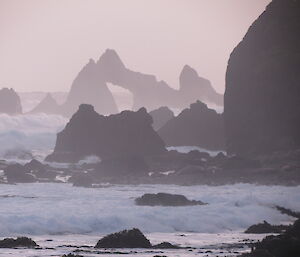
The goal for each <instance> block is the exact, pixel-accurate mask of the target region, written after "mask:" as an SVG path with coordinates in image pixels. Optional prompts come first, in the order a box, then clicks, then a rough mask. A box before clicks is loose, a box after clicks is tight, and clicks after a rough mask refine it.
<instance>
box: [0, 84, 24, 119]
mask: <svg viewBox="0 0 300 257" xmlns="http://www.w3.org/2000/svg"><path fill="white" fill-rule="evenodd" d="M0 113H6V114H9V115H15V114H21V113H22V106H21V99H20V97H19V96H18V94H17V93H16V92H15V91H14V90H13V89H12V88H11V89H8V88H2V89H1V90H0Z"/></svg>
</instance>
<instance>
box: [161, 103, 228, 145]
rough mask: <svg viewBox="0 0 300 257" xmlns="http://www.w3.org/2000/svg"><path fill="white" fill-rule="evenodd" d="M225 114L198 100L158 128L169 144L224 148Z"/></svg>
mask: <svg viewBox="0 0 300 257" xmlns="http://www.w3.org/2000/svg"><path fill="white" fill-rule="evenodd" d="M223 130H224V128H223V116H222V115H221V114H218V113H217V112H216V111H215V110H212V109H209V108H208V107H207V106H206V105H205V104H204V103H202V102H200V101H197V102H196V103H193V104H191V105H190V108H188V109H185V110H183V111H182V112H181V113H180V114H179V115H178V116H177V117H175V118H173V119H171V120H169V121H168V122H167V123H166V125H164V126H163V127H162V128H161V129H159V130H158V134H159V135H160V136H161V138H162V139H163V140H164V142H165V143H166V145H167V146H199V147H203V148H205V149H209V150H223V149H224V148H225V143H224V131H223Z"/></svg>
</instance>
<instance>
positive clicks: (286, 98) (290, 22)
mask: <svg viewBox="0 0 300 257" xmlns="http://www.w3.org/2000/svg"><path fill="white" fill-rule="evenodd" d="M299 27H300V1H299V0H273V1H272V2H271V3H270V4H269V5H268V7H267V8H266V10H265V12H263V13H262V14H261V15H260V17H259V18H258V19H257V20H256V21H255V22H254V23H253V25H252V26H251V27H250V28H249V30H248V32H247V34H246V35H245V37H244V38H243V40H242V42H240V44H239V45H238V46H237V47H236V48H235V49H234V51H233V52H232V54H231V56H230V59H229V62H228V68H227V73H226V91H225V96H224V121H225V131H226V145H227V151H228V152H229V153H237V154H243V155H260V154H262V153H272V152H274V151H278V150H290V149H296V148H299V147H300V134H299V131H300V104H299V99H300V98H299V95H300V87H299V81H300V73H299V67H300V33H299Z"/></svg>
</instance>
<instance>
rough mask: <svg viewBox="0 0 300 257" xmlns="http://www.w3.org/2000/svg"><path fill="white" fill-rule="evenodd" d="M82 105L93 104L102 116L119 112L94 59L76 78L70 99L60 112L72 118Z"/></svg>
mask: <svg viewBox="0 0 300 257" xmlns="http://www.w3.org/2000/svg"><path fill="white" fill-rule="evenodd" d="M80 104H91V105H93V106H94V108H95V110H96V111H97V112H99V113H101V114H111V113H117V112H118V108H117V105H116V103H115V101H114V98H113V95H112V93H111V92H110V91H109V89H108V87H107V85H106V82H105V81H104V80H103V78H102V76H101V73H100V72H99V70H98V68H97V65H96V63H95V61H94V60H92V59H91V60H90V61H89V63H88V64H87V65H86V66H85V67H84V68H83V69H82V70H81V71H80V72H79V74H78V75H77V77H76V78H75V80H74V82H73V84H72V86H71V90H70V93H69V95H68V98H67V100H66V102H65V103H64V104H63V105H62V106H61V107H60V111H59V112H60V113H62V114H63V115H65V116H72V114H73V113H74V112H76V110H77V109H78V107H79V105H80Z"/></svg>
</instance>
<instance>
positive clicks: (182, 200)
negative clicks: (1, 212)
mask: <svg viewBox="0 0 300 257" xmlns="http://www.w3.org/2000/svg"><path fill="white" fill-rule="evenodd" d="M135 204H136V205H145V206H190V205H203V204H205V203H203V202H201V201H196V200H188V199H187V198H186V197H185V196H184V195H175V194H167V193H157V194H144V195H143V196H142V197H138V198H136V199H135Z"/></svg>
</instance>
